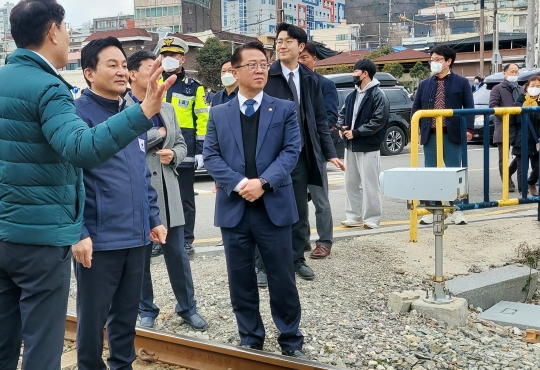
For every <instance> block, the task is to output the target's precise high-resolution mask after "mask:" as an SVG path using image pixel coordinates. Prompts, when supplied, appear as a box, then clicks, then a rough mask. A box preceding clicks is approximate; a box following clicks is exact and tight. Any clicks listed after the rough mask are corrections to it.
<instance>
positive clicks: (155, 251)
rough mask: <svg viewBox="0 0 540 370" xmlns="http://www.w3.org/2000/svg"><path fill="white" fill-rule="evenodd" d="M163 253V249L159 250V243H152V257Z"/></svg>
mask: <svg viewBox="0 0 540 370" xmlns="http://www.w3.org/2000/svg"><path fill="white" fill-rule="evenodd" d="M162 254H163V251H162V250H161V244H159V243H154V244H152V257H158V256H161V255H162Z"/></svg>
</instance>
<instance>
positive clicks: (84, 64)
mask: <svg viewBox="0 0 540 370" xmlns="http://www.w3.org/2000/svg"><path fill="white" fill-rule="evenodd" d="M109 46H114V47H116V48H118V49H120V51H121V52H122V54H124V57H125V58H126V59H127V56H126V52H125V51H124V48H122V43H121V42H120V41H119V40H118V39H117V38H116V37H112V36H109V37H105V38H103V39H96V40H92V41H90V42H89V43H88V44H87V45H86V46H85V47H84V48H82V50H81V68H82V70H83V71H84V70H85V69H86V68H90V69H91V70H92V71H95V70H96V67H97V64H98V62H99V53H100V52H101V50H103V49H106V48H108V47H109ZM84 79H85V80H86V77H85V78H84ZM86 83H87V84H88V86H90V81H88V80H86Z"/></svg>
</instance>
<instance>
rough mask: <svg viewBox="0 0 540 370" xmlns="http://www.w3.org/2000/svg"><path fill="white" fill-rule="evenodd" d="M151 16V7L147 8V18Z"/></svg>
mask: <svg viewBox="0 0 540 370" xmlns="http://www.w3.org/2000/svg"><path fill="white" fill-rule="evenodd" d="M149 17H150V8H146V18H149Z"/></svg>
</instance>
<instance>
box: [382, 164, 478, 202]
mask: <svg viewBox="0 0 540 370" xmlns="http://www.w3.org/2000/svg"><path fill="white" fill-rule="evenodd" d="M380 181H381V188H382V190H383V192H384V195H387V196H389V197H393V198H398V199H407V200H412V199H417V200H433V201H449V202H453V201H456V200H458V199H463V198H466V197H467V194H468V193H469V181H468V178H467V168H462V167H453V168H452V167H450V168H436V167H432V168H411V167H407V168H392V169H391V170H386V171H384V172H381V175H380Z"/></svg>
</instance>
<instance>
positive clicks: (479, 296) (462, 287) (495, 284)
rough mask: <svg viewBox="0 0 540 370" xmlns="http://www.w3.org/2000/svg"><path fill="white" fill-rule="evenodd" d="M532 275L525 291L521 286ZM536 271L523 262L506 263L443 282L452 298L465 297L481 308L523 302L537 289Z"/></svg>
mask: <svg viewBox="0 0 540 370" xmlns="http://www.w3.org/2000/svg"><path fill="white" fill-rule="evenodd" d="M529 277H530V278H531V283H530V286H529V290H528V292H524V291H523V288H524V287H525V286H526V285H527V283H528V281H529ZM537 282H538V271H536V270H532V271H531V270H530V268H529V267H527V266H523V265H508V266H503V267H498V268H494V269H491V270H488V271H484V272H481V273H479V274H471V275H467V276H460V277H457V278H454V279H452V280H448V281H447V282H446V283H445V286H446V288H447V289H448V291H450V292H451V293H452V296H454V297H461V298H465V299H466V300H467V303H468V304H469V305H471V304H472V305H473V306H474V307H481V308H482V309H484V310H487V309H488V308H490V307H492V306H493V305H495V304H496V303H498V302H500V301H509V302H524V301H525V299H530V298H531V297H532V296H533V294H534V292H535V291H536V283H537Z"/></svg>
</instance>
